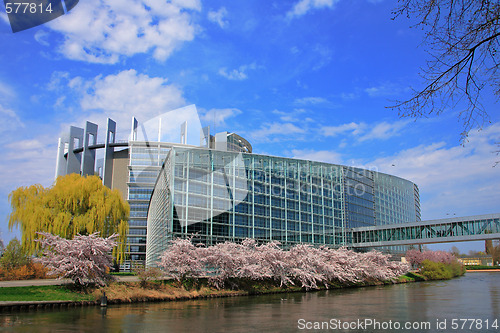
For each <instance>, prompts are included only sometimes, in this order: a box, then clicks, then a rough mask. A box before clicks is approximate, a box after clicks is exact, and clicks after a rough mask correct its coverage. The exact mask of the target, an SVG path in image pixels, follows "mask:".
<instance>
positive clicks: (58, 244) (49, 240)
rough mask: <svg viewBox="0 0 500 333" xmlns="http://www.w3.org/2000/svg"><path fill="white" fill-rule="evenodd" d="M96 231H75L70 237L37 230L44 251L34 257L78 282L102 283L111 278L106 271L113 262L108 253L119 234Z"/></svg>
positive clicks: (54, 272)
mask: <svg viewBox="0 0 500 333" xmlns="http://www.w3.org/2000/svg"><path fill="white" fill-rule="evenodd" d="M98 234H99V233H98V232H96V233H93V234H90V235H88V236H82V235H76V236H75V237H74V238H73V239H72V240H69V239H65V238H61V237H59V236H56V235H52V234H50V233H47V232H40V233H39V235H40V236H42V237H41V238H40V239H38V240H37V241H38V242H40V246H41V249H42V251H43V253H42V256H41V257H40V258H36V259H35V260H36V261H38V262H40V263H42V264H43V265H44V266H46V267H47V268H49V270H50V273H51V274H57V275H60V277H59V278H69V279H71V280H73V282H75V283H76V284H79V285H86V284H89V283H96V284H98V285H105V284H106V282H108V281H109V280H110V279H111V276H110V275H109V274H108V271H109V268H110V267H111V266H112V265H113V257H112V255H111V253H112V251H113V247H115V246H116V245H117V242H116V239H117V238H118V234H113V235H111V236H109V237H108V238H102V237H99V236H98Z"/></svg>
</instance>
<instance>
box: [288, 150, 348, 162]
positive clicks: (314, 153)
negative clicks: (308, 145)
mask: <svg viewBox="0 0 500 333" xmlns="http://www.w3.org/2000/svg"><path fill="white" fill-rule="evenodd" d="M292 155H293V156H292V158H298V159H302V160H310V161H318V162H325V163H332V164H342V155H341V154H339V153H337V152H334V151H329V150H312V149H303V150H299V149H293V150H292Z"/></svg>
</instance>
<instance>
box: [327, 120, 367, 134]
mask: <svg viewBox="0 0 500 333" xmlns="http://www.w3.org/2000/svg"><path fill="white" fill-rule="evenodd" d="M365 127H366V124H364V123H361V124H357V123H354V122H352V123H349V124H342V125H338V126H322V127H321V128H320V132H321V133H322V134H323V135H324V136H327V137H328V136H337V135H339V134H343V133H346V132H350V133H351V134H352V135H359V134H360V133H362V132H363V131H364V129H365Z"/></svg>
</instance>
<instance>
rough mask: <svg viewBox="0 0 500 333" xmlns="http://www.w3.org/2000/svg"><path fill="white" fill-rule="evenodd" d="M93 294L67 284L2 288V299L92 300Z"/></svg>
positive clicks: (0, 293) (0, 296)
mask: <svg viewBox="0 0 500 333" xmlns="http://www.w3.org/2000/svg"><path fill="white" fill-rule="evenodd" d="M92 300H94V299H93V296H92V295H88V294H84V293H81V292H78V291H74V290H71V289H68V288H67V287H65V286H30V287H4V288H0V301H92Z"/></svg>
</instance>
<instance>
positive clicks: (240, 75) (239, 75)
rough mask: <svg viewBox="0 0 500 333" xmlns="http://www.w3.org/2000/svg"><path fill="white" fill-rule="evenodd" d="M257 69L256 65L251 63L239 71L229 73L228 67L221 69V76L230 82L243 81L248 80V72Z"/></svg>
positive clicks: (234, 70) (241, 67)
mask: <svg viewBox="0 0 500 333" xmlns="http://www.w3.org/2000/svg"><path fill="white" fill-rule="evenodd" d="M256 68H257V65H256V64H255V63H251V64H249V65H242V66H240V67H239V68H238V69H233V70H230V71H228V69H227V68H226V67H223V68H221V69H219V75H221V76H223V77H225V78H226V79H228V80H236V81H241V80H245V79H247V78H248V76H247V71H248V70H254V69H256Z"/></svg>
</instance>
